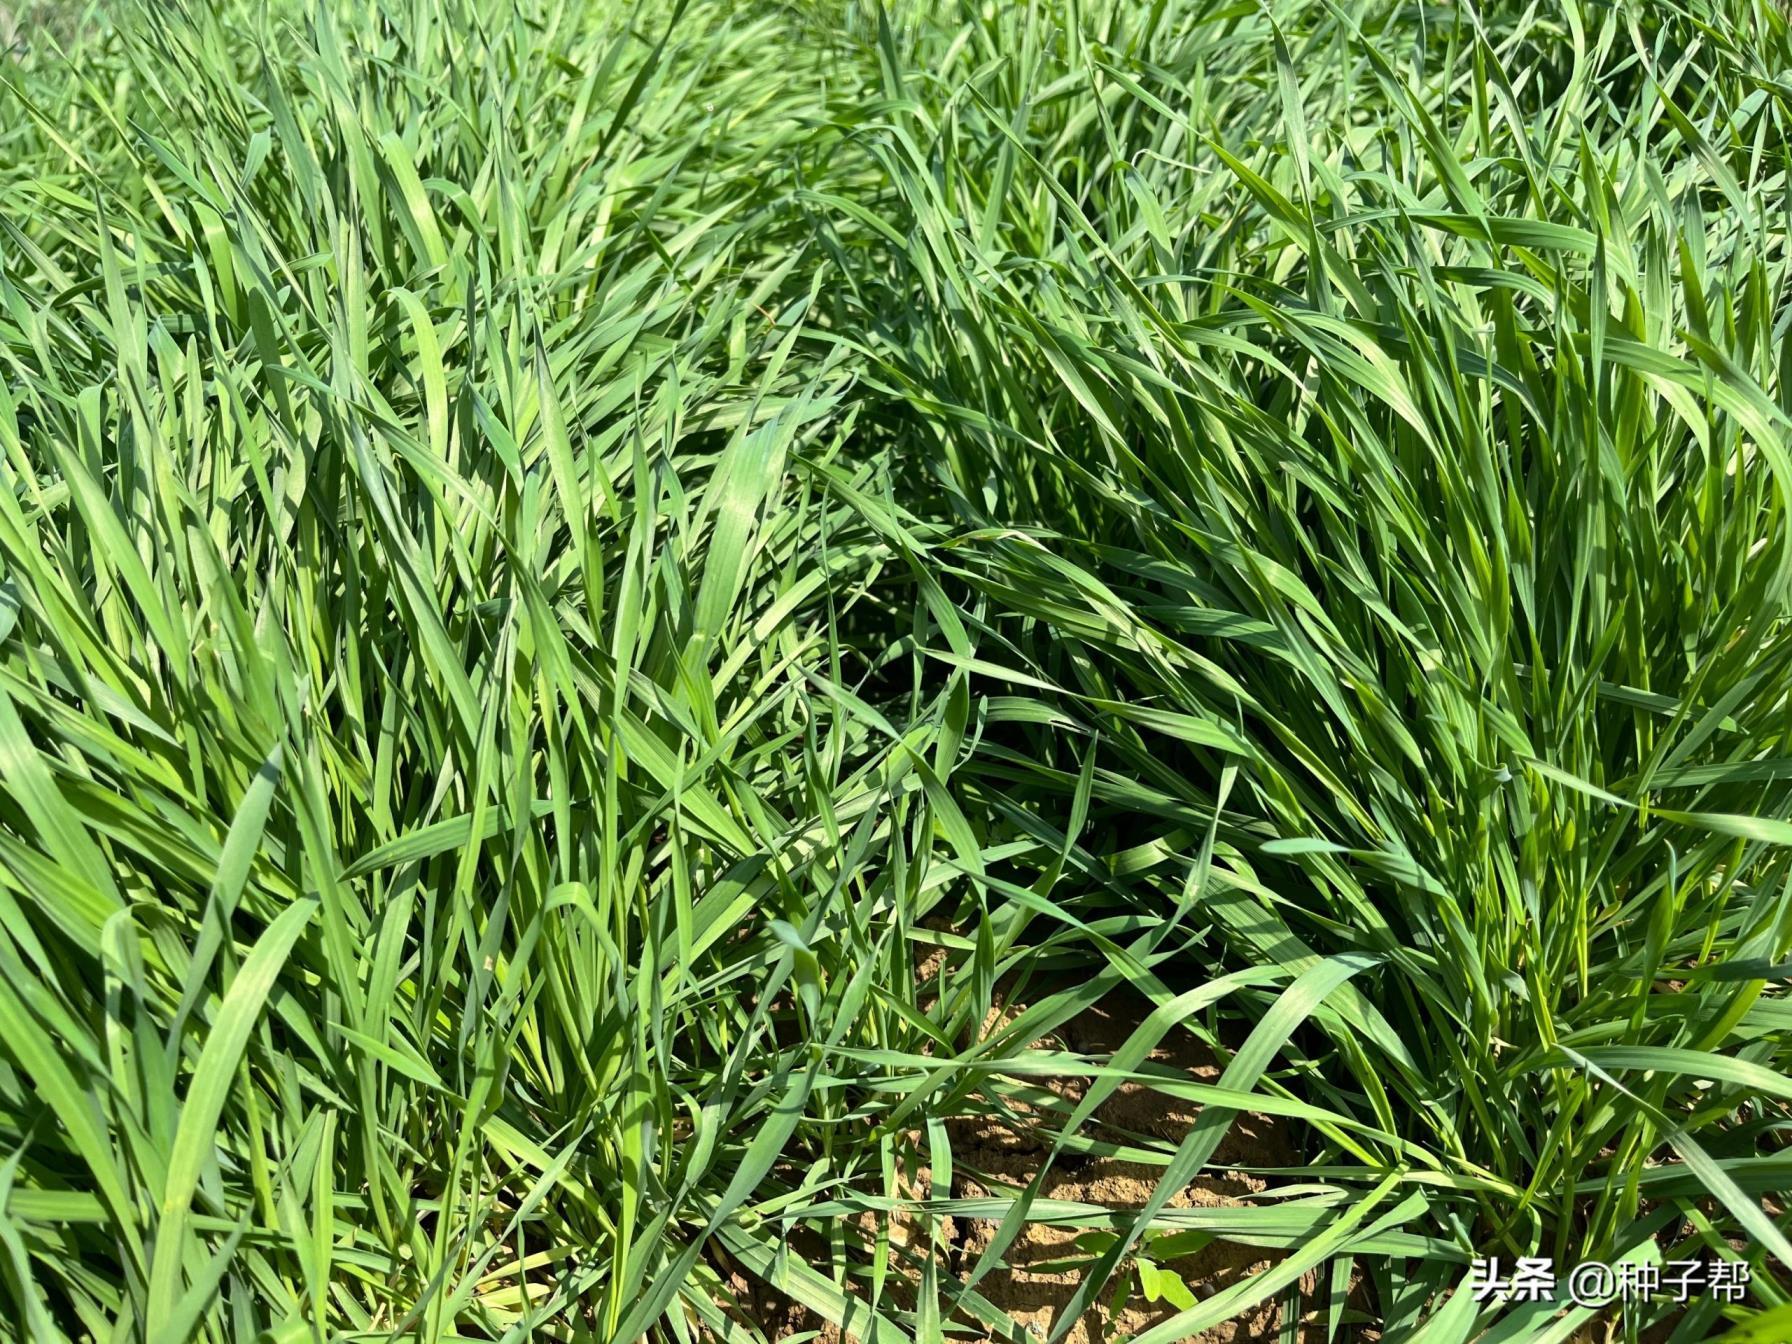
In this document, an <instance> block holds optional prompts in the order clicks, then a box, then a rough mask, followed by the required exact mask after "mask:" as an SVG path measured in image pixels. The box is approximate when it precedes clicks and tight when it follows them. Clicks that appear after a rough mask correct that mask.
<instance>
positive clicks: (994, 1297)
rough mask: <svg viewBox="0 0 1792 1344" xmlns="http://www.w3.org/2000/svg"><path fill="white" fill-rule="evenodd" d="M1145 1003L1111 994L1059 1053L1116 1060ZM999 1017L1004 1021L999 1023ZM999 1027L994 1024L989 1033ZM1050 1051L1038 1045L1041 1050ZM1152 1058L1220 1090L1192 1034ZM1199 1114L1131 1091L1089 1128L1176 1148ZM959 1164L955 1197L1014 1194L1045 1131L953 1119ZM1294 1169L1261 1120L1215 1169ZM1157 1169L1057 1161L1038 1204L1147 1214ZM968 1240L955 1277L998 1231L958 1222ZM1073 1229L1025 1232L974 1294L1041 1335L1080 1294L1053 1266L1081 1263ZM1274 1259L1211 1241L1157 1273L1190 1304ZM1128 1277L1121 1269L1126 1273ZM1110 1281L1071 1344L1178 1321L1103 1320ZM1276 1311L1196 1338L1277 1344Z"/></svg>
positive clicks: (1039, 1151) (1264, 1309)
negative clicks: (1173, 1282) (1182, 1287)
mask: <svg viewBox="0 0 1792 1344" xmlns="http://www.w3.org/2000/svg"><path fill="white" fill-rule="evenodd" d="M1149 1010H1150V1005H1149V1004H1147V1003H1145V1002H1144V1001H1143V1000H1142V999H1135V998H1133V997H1132V996H1130V995H1119V994H1116V995H1110V996H1109V997H1108V999H1106V1000H1104V1001H1103V1002H1102V1003H1101V1004H1098V1005H1097V1006H1095V1007H1094V1008H1091V1009H1089V1010H1088V1011H1086V1012H1084V1013H1082V1014H1081V1015H1079V1016H1078V1017H1075V1018H1073V1019H1071V1021H1069V1022H1068V1023H1066V1024H1065V1025H1064V1027H1063V1028H1062V1029H1061V1030H1060V1033H1059V1036H1060V1043H1061V1044H1062V1046H1063V1047H1065V1048H1068V1049H1070V1050H1072V1051H1074V1052H1076V1053H1078V1054H1083V1055H1090V1056H1096V1057H1100V1056H1103V1055H1106V1054H1109V1053H1111V1052H1112V1051H1114V1050H1117V1049H1118V1048H1119V1047H1120V1046H1121V1045H1122V1044H1123V1043H1124V1042H1125V1040H1126V1038H1127V1036H1128V1035H1130V1034H1131V1032H1132V1030H1133V1028H1134V1027H1136V1026H1137V1025H1138V1023H1139V1021H1140V1020H1142V1019H1143V1017H1144V1016H1145V1014H1146V1013H1147V1012H1149ZM1003 1016H1004V1017H1006V1016H1011V1014H1004V1015H1003ZM989 1025H990V1026H991V1027H994V1026H995V1025H996V1023H995V1022H994V1021H992V1022H991V1023H990V1024H989ZM1051 1044H1052V1042H1040V1043H1039V1045H1040V1048H1046V1047H1048V1046H1049V1045H1051ZM1151 1060H1152V1062H1153V1063H1155V1064H1158V1065H1168V1066H1169V1067H1171V1068H1174V1069H1176V1070H1177V1071H1178V1072H1180V1073H1182V1074H1184V1075H1185V1076H1186V1077H1188V1078H1190V1079H1191V1080H1192V1081H1197V1082H1207V1083H1211V1082H1215V1081H1217V1079H1218V1078H1219V1074H1220V1068H1219V1065H1218V1063H1217V1062H1216V1061H1215V1060H1214V1058H1213V1055H1212V1054H1211V1052H1209V1051H1208V1050H1207V1049H1206V1048H1205V1047H1204V1046H1202V1045H1201V1044H1200V1042H1198V1041H1197V1040H1196V1039H1195V1038H1194V1037H1193V1036H1192V1035H1190V1034H1189V1033H1188V1032H1185V1031H1181V1030H1172V1031H1171V1032H1170V1033H1169V1034H1168V1035H1166V1036H1165V1037H1164V1039H1163V1041H1162V1042H1161V1043H1160V1044H1159V1045H1158V1047H1157V1048H1156V1049H1155V1050H1153V1051H1152V1054H1151ZM1048 1085H1049V1086H1050V1088H1051V1090H1052V1091H1054V1092H1056V1093H1057V1094H1059V1095H1060V1096H1062V1097H1064V1098H1066V1099H1067V1100H1069V1101H1072V1102H1075V1101H1078V1100H1080V1099H1081V1098H1082V1096H1083V1094H1084V1091H1085V1088H1086V1085H1087V1083H1086V1080H1084V1079H1081V1078H1061V1079H1053V1080H1051V1082H1050V1083H1049V1084H1048ZM1198 1112H1199V1107H1197V1106H1194V1105H1192V1104H1190V1103H1187V1102H1182V1101H1178V1100H1176V1099H1174V1098H1171V1097H1166V1096H1164V1095H1163V1094H1162V1093H1159V1092H1156V1091H1153V1090H1152V1089H1150V1088H1147V1087H1145V1086H1143V1085H1141V1084H1136V1083H1126V1084H1123V1085H1122V1086H1121V1087H1120V1088H1119V1090H1118V1091H1117V1092H1116V1093H1115V1094H1114V1095H1113V1096H1111V1097H1110V1098H1108V1100H1107V1101H1105V1102H1103V1103H1102V1104H1101V1106H1099V1107H1098V1108H1097V1109H1096V1111H1095V1114H1094V1116H1093V1118H1092V1121H1091V1124H1090V1126H1089V1130H1088V1132H1089V1134H1090V1135H1091V1137H1099V1138H1104V1139H1113V1140H1117V1141H1123V1142H1131V1143H1133V1144H1135V1145H1137V1144H1139V1143H1140V1141H1141V1137H1142V1136H1143V1137H1148V1138H1152V1139H1159V1140H1164V1141H1167V1142H1169V1143H1176V1142H1178V1141H1180V1140H1181V1139H1182V1138H1183V1136H1184V1135H1186V1134H1187V1133H1188V1131H1189V1129H1190V1128H1191V1127H1192V1126H1193V1125H1194V1122H1195V1117H1196V1115H1197V1114H1198ZM947 1129H948V1133H949V1134H950V1136H951V1139H952V1151H953V1160H954V1164H955V1166H954V1171H955V1173H956V1176H955V1180H954V1189H953V1192H952V1193H953V1194H954V1195H956V1196H959V1197H961V1198H978V1197H982V1196H988V1195H998V1194H1006V1193H1012V1192H1013V1191H1014V1189H1015V1188H1017V1187H1023V1186H1025V1185H1026V1184H1027V1183H1028V1182H1029V1181H1030V1180H1032V1179H1033V1177H1034V1176H1036V1175H1037V1174H1038V1172H1039V1169H1040V1167H1041V1166H1042V1165H1043V1162H1044V1159H1045V1157H1046V1156H1047V1154H1048V1152H1049V1149H1050V1147H1051V1143H1052V1137H1051V1135H1050V1133H1048V1132H1044V1131H1039V1130H1033V1129H1025V1128H1021V1127H1019V1126H1015V1125H1007V1124H1003V1123H1001V1122H997V1121H985V1120H960V1121H955V1122H952V1123H951V1124H949V1125H948V1126H947ZM1298 1161H1299V1156H1298V1154H1297V1153H1296V1151H1295V1149H1294V1146H1293V1144H1292V1142H1291V1140H1290V1137H1289V1135H1287V1134H1286V1133H1285V1132H1283V1131H1282V1130H1281V1129H1280V1128H1279V1127H1278V1125H1277V1123H1276V1122H1275V1121H1272V1120H1270V1119H1269V1118H1268V1117H1264V1116H1259V1115H1244V1116H1240V1117H1239V1118H1238V1119H1237V1120H1236V1121H1235V1122H1234V1123H1233V1125H1232V1128H1231V1129H1230V1130H1229V1131H1228V1132H1227V1134H1226V1137H1225V1139H1224V1140H1223V1141H1222V1142H1221V1144H1220V1147H1219V1150H1218V1152H1217V1153H1216V1154H1215V1156H1214V1162H1215V1164H1216V1165H1219V1166H1227V1165H1234V1164H1236V1165H1240V1166H1253V1167H1285V1166H1292V1165H1295V1164H1296V1163H1297V1162H1298ZM1160 1175H1161V1171H1160V1169H1158V1168H1156V1167H1151V1166H1147V1165H1144V1164H1140V1163H1132V1162H1124V1161H1119V1160H1116V1159H1112V1158H1105V1157H1093V1158H1091V1157H1078V1156H1075V1155H1069V1154H1066V1155H1061V1156H1060V1157H1059V1159H1058V1161H1057V1162H1056V1163H1055V1164H1054V1166H1053V1167H1052V1169H1051V1170H1050V1171H1049V1172H1048V1173H1047V1174H1046V1177H1045V1180H1044V1182H1043V1184H1042V1185H1041V1187H1040V1195H1041V1197H1043V1198H1046V1199H1062V1200H1076V1201H1080V1202H1083V1203H1089V1204H1100V1205H1104V1206H1106V1207H1108V1208H1114V1209H1136V1208H1139V1207H1141V1206H1143V1205H1144V1203H1145V1202H1146V1200H1148V1199H1149V1198H1150V1197H1151V1192H1152V1190H1153V1189H1154V1188H1155V1187H1156V1184H1157V1180H1158V1177H1159V1176H1160ZM1265 1186H1266V1182H1265V1181H1264V1180H1263V1178H1261V1177H1258V1176H1254V1175H1249V1174H1246V1173H1244V1172H1227V1171H1212V1170H1210V1171H1209V1172H1208V1173H1206V1174H1204V1175H1202V1176H1201V1177H1199V1178H1197V1179H1196V1180H1195V1181H1194V1182H1193V1183H1191V1184H1190V1185H1189V1186H1187V1187H1186V1188H1185V1189H1183V1190H1180V1191H1178V1192H1177V1193H1176V1194H1174V1195H1172V1196H1171V1198H1170V1201H1169V1207H1171V1208H1175V1209H1187V1208H1197V1207H1203V1206H1206V1207H1212V1206H1215V1205H1241V1204H1244V1203H1247V1202H1248V1201H1249V1200H1250V1198H1251V1197H1252V1196H1253V1195H1257V1194H1259V1193H1260V1192H1262V1191H1263V1190H1264V1189H1265ZM961 1221H963V1222H964V1223H965V1231H964V1233H963V1234H962V1235H961V1237H960V1238H959V1241H958V1245H957V1247H956V1250H957V1251H958V1258H959V1263H958V1264H957V1265H956V1266H954V1268H956V1269H957V1270H958V1271H959V1272H960V1273H969V1271H970V1269H971V1267H972V1266H973V1265H975V1263H976V1261H977V1257H978V1255H980V1254H981V1253H982V1251H983V1250H984V1249H985V1248H986V1247H988V1245H989V1244H990V1241H991V1239H992V1237H993V1235H994V1233H995V1230H996V1225H995V1224H994V1223H985V1222H979V1221H975V1220H970V1219H965V1220H961ZM1076 1237H1077V1232H1076V1230H1075V1229H1072V1228H1066V1227H1055V1226H1051V1225H1048V1224H1041V1223H1033V1224H1029V1225H1028V1226H1027V1227H1026V1228H1024V1229H1023V1230H1022V1232H1021V1234H1020V1235H1019V1236H1018V1237H1017V1238H1016V1239H1015V1241H1014V1243H1013V1244H1012V1245H1011V1246H1010V1247H1009V1249H1008V1252H1007V1254H1006V1256H1005V1257H1004V1259H1005V1262H1006V1263H1005V1264H1004V1266H1003V1267H1001V1268H998V1269H996V1270H993V1271H991V1272H990V1273H989V1274H987V1275H985V1276H984V1277H983V1278H982V1279H981V1280H979V1281H978V1284H977V1291H978V1292H980V1293H981V1294H982V1295H983V1296H984V1297H986V1298H988V1299H989V1300H990V1301H991V1302H993V1303H994V1304H995V1305H996V1306H998V1307H1001V1308H1002V1309H1003V1310H1004V1311H1006V1312H1007V1313H1008V1314H1009V1315H1010V1316H1012V1317H1013V1318H1014V1319H1015V1320H1016V1321H1017V1322H1019V1323H1020V1324H1021V1325H1023V1326H1025V1327H1027V1329H1028V1331H1029V1333H1032V1334H1035V1335H1037V1336H1038V1337H1040V1338H1044V1337H1045V1336H1047V1335H1048V1334H1049V1333H1050V1332H1051V1330H1052V1328H1053V1326H1054V1325H1055V1324H1056V1323H1057V1319H1058V1316H1059V1314H1060V1313H1061V1312H1062V1311H1063V1310H1064V1308H1065V1307H1066V1306H1067V1305H1068V1304H1069V1302H1070V1300H1071V1298H1072V1296H1073V1295H1074V1294H1075V1292H1076V1288H1077V1284H1078V1282H1079V1279H1080V1277H1081V1276H1080V1274H1079V1273H1077V1272H1074V1271H1072V1272H1066V1271H1064V1270H1062V1269H1057V1268H1054V1267H1052V1262H1054V1261H1064V1260H1067V1259H1077V1258H1085V1257H1086V1255H1087V1253H1086V1252H1082V1253H1079V1251H1078V1248H1077V1246H1076V1244H1075V1243H1076ZM1278 1258H1279V1256H1278V1255H1277V1254H1276V1253H1274V1252H1264V1251H1262V1250H1259V1249H1256V1248H1253V1247H1247V1246H1238V1245H1234V1244H1232V1243H1229V1242H1223V1241H1216V1242H1213V1243H1211V1244H1210V1245H1208V1246H1207V1247H1206V1248H1204V1249H1203V1250H1201V1251H1200V1252H1199V1253H1197V1254H1194V1255H1190V1256H1184V1257H1182V1258H1180V1259H1177V1260H1173V1261H1171V1262H1169V1263H1168V1264H1166V1265H1164V1266H1163V1268H1166V1269H1170V1270H1172V1271H1174V1272H1175V1273H1176V1274H1178V1275H1180V1276H1181V1278H1182V1279H1183V1280H1184V1281H1185V1282H1186V1283H1187V1284H1188V1285H1189V1287H1190V1288H1191V1289H1192V1290H1193V1292H1194V1294H1195V1296H1196V1298H1198V1299H1199V1298H1207V1297H1211V1296H1212V1295H1213V1294H1215V1293H1217V1292H1220V1291H1221V1290H1222V1289H1225V1288H1228V1287H1230V1286H1232V1285H1233V1284H1235V1283H1237V1282H1238V1281H1239V1280H1240V1279H1242V1278H1244V1277H1246V1276H1247V1275H1249V1274H1252V1273H1255V1272H1257V1271H1258V1270H1261V1269H1266V1268H1268V1267H1269V1266H1270V1265H1272V1264H1274V1263H1275V1261H1276V1259H1278ZM1123 1272H1124V1271H1123ZM1114 1287H1115V1285H1114V1283H1112V1282H1110V1284H1109V1286H1108V1288H1107V1289H1106V1290H1104V1292H1103V1293H1102V1294H1100V1298H1101V1299H1102V1300H1101V1301H1099V1302H1096V1303H1092V1304H1091V1305H1090V1307H1089V1308H1088V1309H1087V1310H1086V1311H1085V1312H1084V1314H1083V1318H1082V1319H1081V1320H1079V1321H1078V1322H1077V1323H1076V1324H1075V1325H1074V1326H1072V1327H1071V1329H1070V1331H1069V1333H1068V1334H1067V1335H1066V1337H1065V1338H1066V1340H1067V1344H1092V1342H1093V1341H1098V1340H1105V1339H1112V1338H1116V1337H1119V1336H1124V1335H1132V1334H1137V1333H1138V1332H1139V1331H1141V1330H1144V1329H1147V1328H1149V1327H1150V1326H1152V1325H1155V1324H1157V1323H1159V1322H1160V1321H1164V1320H1167V1319H1168V1318H1169V1317H1171V1316H1173V1315H1175V1314H1176V1308H1175V1307H1173V1306H1170V1305H1169V1304H1167V1303H1164V1302H1157V1303H1149V1302H1146V1301H1145V1300H1144V1299H1143V1297H1142V1296H1138V1295H1135V1296H1134V1298H1133V1300H1131V1301H1129V1302H1127V1303H1126V1305H1125V1306H1124V1307H1123V1308H1122V1309H1121V1310H1120V1311H1119V1312H1118V1313H1113V1312H1111V1311H1110V1310H1109V1306H1110V1302H1111V1299H1112V1296H1113V1291H1114ZM1280 1325H1281V1313H1280V1310H1279V1309H1278V1307H1277V1305H1276V1304H1275V1302H1273V1301H1270V1302H1265V1303H1260V1304H1258V1305H1257V1306H1255V1307H1253V1308H1251V1309H1250V1310H1249V1311H1248V1312H1247V1313H1246V1314H1245V1315H1243V1316H1242V1317H1240V1318H1238V1319H1236V1320H1232V1321H1228V1322H1226V1323H1224V1324H1222V1325H1219V1326H1216V1327H1214V1328H1213V1329H1211V1330H1208V1331H1206V1332H1204V1333H1202V1334H1200V1335H1198V1336H1195V1337H1194V1339H1195V1340H1196V1341H1198V1344H1235V1342H1237V1341H1246V1340H1270V1339H1275V1338H1278V1331H1279V1329H1280Z"/></svg>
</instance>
